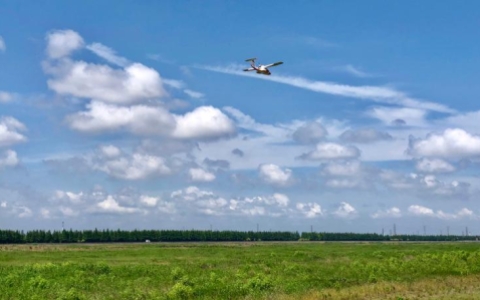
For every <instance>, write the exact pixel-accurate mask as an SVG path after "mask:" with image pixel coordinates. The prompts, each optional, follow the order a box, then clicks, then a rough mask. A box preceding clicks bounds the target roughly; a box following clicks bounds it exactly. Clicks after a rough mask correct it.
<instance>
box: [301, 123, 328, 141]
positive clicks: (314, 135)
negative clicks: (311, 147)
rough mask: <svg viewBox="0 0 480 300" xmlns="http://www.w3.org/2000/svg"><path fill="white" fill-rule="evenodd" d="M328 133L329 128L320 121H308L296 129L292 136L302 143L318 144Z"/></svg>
mask: <svg viewBox="0 0 480 300" xmlns="http://www.w3.org/2000/svg"><path fill="white" fill-rule="evenodd" d="M327 134H328V133H327V130H326V129H325V128H324V127H323V126H322V124H320V123H319V122H308V123H305V124H304V125H302V126H300V127H299V128H298V129H297V130H295V132H294V133H293V135H292V137H293V139H294V140H295V141H297V142H299V143H302V144H316V143H318V142H320V141H321V140H322V139H323V138H325V136H327Z"/></svg>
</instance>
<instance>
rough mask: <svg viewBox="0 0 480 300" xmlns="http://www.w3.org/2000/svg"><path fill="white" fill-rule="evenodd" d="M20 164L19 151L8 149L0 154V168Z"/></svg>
mask: <svg viewBox="0 0 480 300" xmlns="http://www.w3.org/2000/svg"><path fill="white" fill-rule="evenodd" d="M17 164H18V157H17V152H15V151H13V150H7V151H5V152H4V153H3V154H2V155H1V156H0V168H2V167H14V166H16V165H17Z"/></svg>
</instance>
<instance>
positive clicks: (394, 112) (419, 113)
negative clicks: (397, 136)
mask: <svg viewBox="0 0 480 300" xmlns="http://www.w3.org/2000/svg"><path fill="white" fill-rule="evenodd" d="M367 115H368V116H370V117H372V118H375V119H378V120H380V121H382V122H383V123H385V124H386V125H400V124H404V125H408V126H425V125H426V122H425V117H426V115H427V110H425V109H419V108H410V107H401V108H396V107H375V108H373V109H372V110H370V111H368V112H367Z"/></svg>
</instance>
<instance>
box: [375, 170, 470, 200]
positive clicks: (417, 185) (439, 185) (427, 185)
mask: <svg viewBox="0 0 480 300" xmlns="http://www.w3.org/2000/svg"><path fill="white" fill-rule="evenodd" d="M379 178H380V179H381V180H382V181H383V182H384V184H386V186H388V187H390V188H393V189H395V190H404V191H410V192H413V193H414V194H417V195H418V196H421V197H428V198H431V197H443V198H451V199H467V198H469V197H470V184H469V183H468V182H463V181H457V180H453V181H442V180H439V179H437V177H436V176H435V175H419V174H415V173H411V174H408V175H404V174H401V173H398V172H395V171H390V170H382V171H381V172H380V174H379Z"/></svg>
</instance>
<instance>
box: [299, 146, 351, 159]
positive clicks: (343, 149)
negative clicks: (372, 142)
mask: <svg viewBox="0 0 480 300" xmlns="http://www.w3.org/2000/svg"><path fill="white" fill-rule="evenodd" d="M359 156H360V150H358V148H356V147H355V146H343V145H340V144H336V143H320V144H317V147H316V149H315V150H313V151H310V152H308V153H304V154H302V155H301V156H300V157H299V158H301V159H306V160H327V159H350V158H357V157H359Z"/></svg>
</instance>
